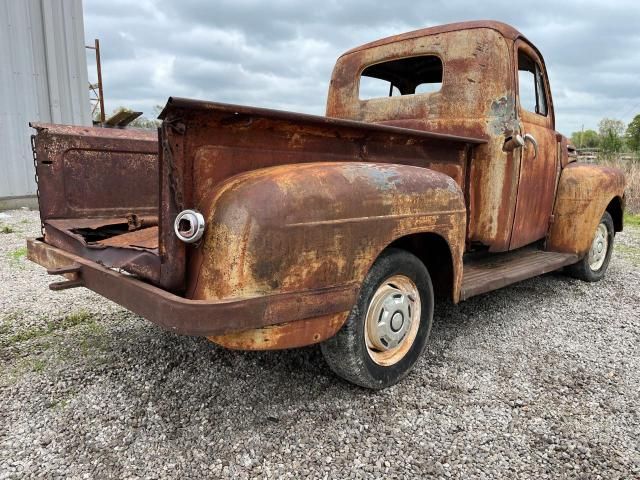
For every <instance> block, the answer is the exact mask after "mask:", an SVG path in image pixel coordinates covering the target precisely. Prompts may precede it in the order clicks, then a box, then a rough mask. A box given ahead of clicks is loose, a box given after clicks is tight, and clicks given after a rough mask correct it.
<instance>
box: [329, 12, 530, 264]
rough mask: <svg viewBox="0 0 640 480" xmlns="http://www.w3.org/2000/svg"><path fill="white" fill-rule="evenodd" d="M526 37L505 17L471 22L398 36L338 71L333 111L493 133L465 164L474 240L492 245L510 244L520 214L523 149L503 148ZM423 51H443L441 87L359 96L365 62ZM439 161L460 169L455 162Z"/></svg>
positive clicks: (361, 50)
mask: <svg viewBox="0 0 640 480" xmlns="http://www.w3.org/2000/svg"><path fill="white" fill-rule="evenodd" d="M519 38H523V37H522V35H520V33H519V32H517V31H516V30H515V29H513V28H512V27H510V26H508V25H505V24H502V23H499V22H464V23H458V24H451V25H444V26H439V27H433V28H428V29H423V30H418V31H416V32H409V33H407V34H402V35H396V36H393V37H389V38H386V39H382V40H379V41H376V42H372V43H369V44H366V45H364V46H362V47H358V48H356V49H353V50H351V51H349V52H347V53H346V54H344V55H343V56H342V57H340V59H339V60H338V62H337V63H336V66H335V68H334V71H333V75H332V80H331V87H332V88H331V89H330V91H329V97H328V100H327V115H328V116H331V117H338V118H351V119H355V120H361V121H365V122H373V123H380V124H385V125H396V126H403V127H409V128H414V129H420V130H425V131H437V132H442V133H450V134H455V135H463V136H471V137H476V138H485V139H487V140H488V142H487V144H485V145H480V146H478V147H476V148H474V149H473V151H472V152H471V153H472V154H471V157H470V159H469V162H468V165H467V166H466V167H464V166H463V165H462V164H460V165H459V166H458V167H457V168H458V169H459V170H460V173H464V175H465V176H466V183H465V184H464V185H463V188H464V191H465V197H466V199H467V207H468V210H469V218H468V231H467V242H468V244H470V245H474V244H479V245H483V246H485V247H488V248H489V249H490V250H491V251H496V252H499V251H505V250H508V249H509V241H510V234H511V227H512V224H513V219H514V214H515V204H516V196H517V192H518V181H519V177H520V158H519V154H517V152H516V154H514V152H505V151H503V146H504V142H505V140H507V139H508V138H509V137H510V136H511V135H513V134H515V133H518V132H519V130H520V125H519V122H518V118H517V115H516V96H515V74H514V65H513V61H512V52H513V45H514V41H515V40H516V39H519ZM415 55H436V56H438V57H439V58H440V59H441V61H442V63H443V71H444V74H443V81H442V87H441V90H440V91H438V92H436V93H429V94H418V95H404V96H398V97H391V98H384V99H370V100H360V99H359V77H360V73H361V71H362V69H363V68H364V67H366V66H368V65H373V64H377V63H379V62H383V61H388V60H396V59H400V58H407V57H411V56H415ZM431 168H433V169H435V170H438V171H441V172H443V173H446V174H448V175H453V176H454V178H456V177H455V176H456V172H455V170H454V169H452V166H451V165H437V164H436V163H435V162H434V163H433V165H432V166H431Z"/></svg>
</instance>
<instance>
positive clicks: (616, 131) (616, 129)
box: [598, 118, 624, 153]
mask: <svg viewBox="0 0 640 480" xmlns="http://www.w3.org/2000/svg"><path fill="white" fill-rule="evenodd" d="M598 130H599V133H600V148H602V150H603V151H604V152H605V153H617V152H619V151H620V150H622V146H623V145H624V142H623V137H622V135H623V134H624V122H622V121H621V120H614V119H612V118H603V119H602V120H600V123H599V124H598Z"/></svg>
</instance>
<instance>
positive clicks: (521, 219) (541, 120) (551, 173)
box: [509, 40, 557, 250]
mask: <svg viewBox="0 0 640 480" xmlns="http://www.w3.org/2000/svg"><path fill="white" fill-rule="evenodd" d="M514 57H515V60H516V62H515V64H516V69H517V70H516V78H515V80H516V85H517V98H518V101H517V102H516V108H517V109H518V117H519V122H520V131H521V135H522V138H523V139H524V142H525V144H524V147H522V148H520V149H518V150H519V152H520V179H519V185H518V194H517V200H516V209H515V215H514V219H513V228H512V231H511V240H510V243H509V249H511V250H513V249H515V248H518V247H522V246H524V245H527V244H529V243H532V242H535V241H536V240H540V239H541V238H544V236H545V235H546V233H547V230H548V228H549V219H550V217H551V213H552V209H553V197H554V194H555V182H556V162H557V148H556V133H555V121H554V118H553V105H552V103H551V95H550V91H549V84H548V82H547V77H546V72H545V70H544V67H543V63H542V61H541V59H540V57H539V55H538V54H537V53H536V51H535V50H534V49H533V48H531V46H530V45H528V44H527V43H525V42H523V41H521V40H519V41H517V42H516V44H515V54H514ZM514 153H515V152H514ZM514 157H517V153H516V155H514Z"/></svg>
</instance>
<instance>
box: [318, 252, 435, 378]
mask: <svg viewBox="0 0 640 480" xmlns="http://www.w3.org/2000/svg"><path fill="white" fill-rule="evenodd" d="M432 322H433V286H432V284H431V277H430V276H429V272H428V271H427V269H426V267H425V266H424V264H423V263H422V262H421V261H420V260H419V259H418V258H417V257H416V256H415V255H412V254H411V253H409V252H406V251H404V250H399V249H395V248H389V249H387V250H386V251H385V252H383V253H382V254H381V255H380V257H379V258H378V259H377V260H376V262H375V263H374V264H373V267H371V270H370V271H369V273H368V274H367V277H366V278H365V280H364V282H363V284H362V288H361V289H360V295H359V297H358V301H357V303H356V305H355V306H354V308H353V310H352V311H351V313H350V314H349V318H348V319H347V321H346V323H345V324H344V326H343V327H342V329H341V330H340V331H339V332H338V333H337V334H336V335H335V336H334V337H332V338H330V339H329V340H327V341H326V342H324V343H323V344H322V345H321V349H322V354H323V355H324V358H325V360H326V361H327V363H328V364H329V366H330V367H331V369H332V370H333V371H334V372H335V373H337V374H338V375H339V376H341V377H342V378H344V379H345V380H348V381H350V382H352V383H355V384H357V385H360V386H363V387H367V388H373V389H380V388H384V387H388V386H390V385H393V384H395V383H397V382H398V381H399V380H400V379H402V378H403V377H404V376H405V375H406V374H407V373H409V371H410V370H411V368H412V367H413V366H414V365H415V363H416V361H417V360H418V358H420V355H421V354H422V352H423V350H424V348H425V346H426V343H427V339H428V337H429V333H430V331H431V324H432Z"/></svg>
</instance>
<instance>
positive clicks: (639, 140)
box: [625, 115, 640, 152]
mask: <svg viewBox="0 0 640 480" xmlns="http://www.w3.org/2000/svg"><path fill="white" fill-rule="evenodd" d="M625 138H626V140H627V145H628V146H629V149H630V150H633V151H634V152H640V115H636V116H635V117H633V120H631V123H630V124H629V126H628V127H627V133H626V134H625Z"/></svg>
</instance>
